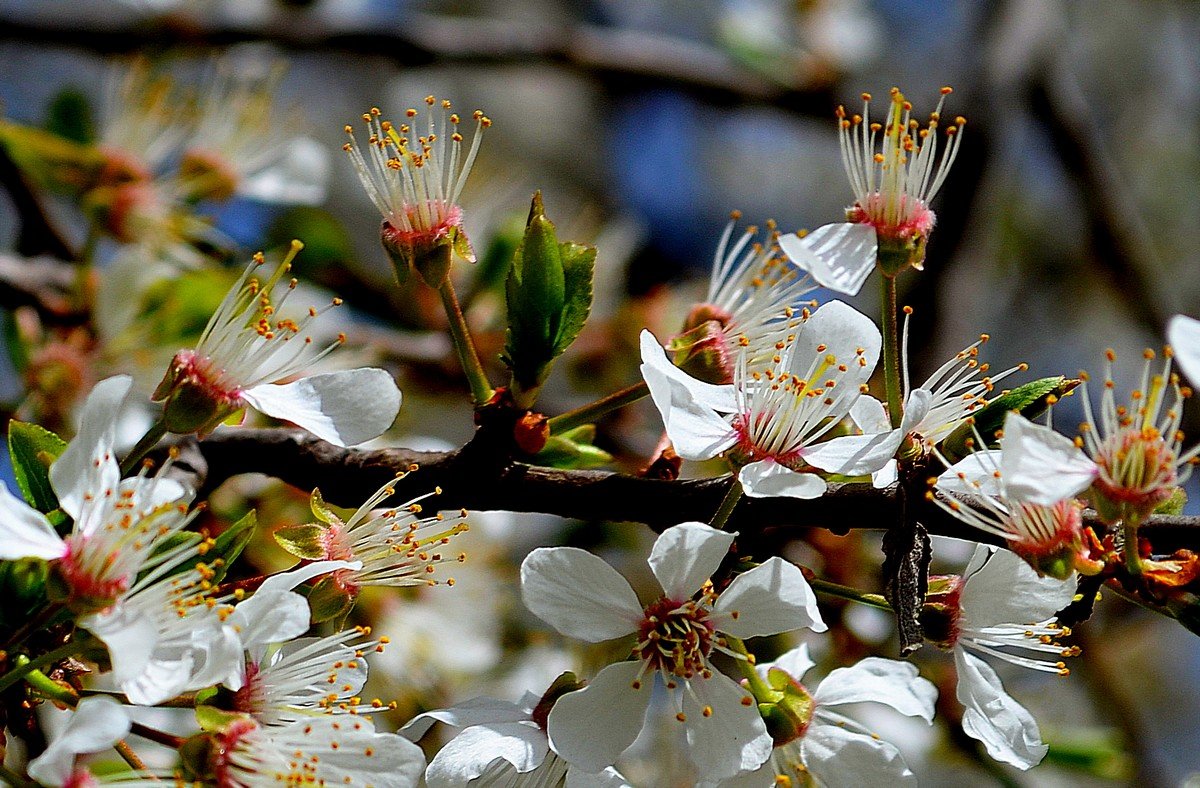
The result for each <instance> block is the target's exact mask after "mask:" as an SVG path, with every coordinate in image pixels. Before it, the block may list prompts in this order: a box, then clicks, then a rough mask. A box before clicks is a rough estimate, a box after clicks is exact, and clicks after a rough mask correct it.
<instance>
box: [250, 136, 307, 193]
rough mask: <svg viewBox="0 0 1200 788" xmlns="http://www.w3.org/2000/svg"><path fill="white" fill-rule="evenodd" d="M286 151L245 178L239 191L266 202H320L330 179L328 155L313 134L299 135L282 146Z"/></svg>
mask: <svg viewBox="0 0 1200 788" xmlns="http://www.w3.org/2000/svg"><path fill="white" fill-rule="evenodd" d="M281 148H282V151H281V153H282V154H283V155H281V156H279V158H278V160H277V161H274V162H272V163H271V164H270V166H268V167H265V168H263V169H261V170H259V171H258V172H256V173H254V174H252V175H250V176H249V177H247V178H245V179H244V180H243V181H242V182H241V183H240V184H238V193H239V194H241V195H243V196H245V197H250V198H251V199H255V200H261V201H263V202H274V203H290V204H294V205H320V204H321V203H323V202H324V201H325V186H326V184H327V183H328V182H329V156H328V155H327V151H326V150H325V147H324V146H323V145H321V144H320V143H318V142H317V141H316V140H314V139H313V138H311V137H296V138H294V139H292V140H290V141H289V142H288V143H287V144H286V145H283V146H281Z"/></svg>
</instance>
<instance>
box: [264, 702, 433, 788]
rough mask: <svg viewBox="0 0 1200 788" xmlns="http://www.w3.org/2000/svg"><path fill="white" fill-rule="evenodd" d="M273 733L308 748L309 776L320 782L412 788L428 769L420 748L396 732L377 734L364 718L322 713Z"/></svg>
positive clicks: (305, 752) (306, 753)
mask: <svg viewBox="0 0 1200 788" xmlns="http://www.w3.org/2000/svg"><path fill="white" fill-rule="evenodd" d="M272 733H273V738H275V739H276V740H277V741H280V742H284V741H286V742H288V743H289V744H293V746H294V747H296V748H298V749H300V750H302V752H303V753H304V755H305V756H306V758H307V759H308V761H309V762H310V763H311V764H314V765H315V768H314V769H313V770H312V771H311V772H309V773H308V775H307V779H308V780H311V781H312V782H314V783H315V784H323V785H373V786H374V787H375V788H411V786H414V785H417V784H418V782H419V781H420V779H421V772H423V771H424V770H425V754H424V753H423V752H422V751H421V748H420V747H418V746H417V745H415V744H413V743H412V742H410V741H409V740H408V739H406V738H404V737H403V736H398V735H396V734H394V733H377V732H376V731H375V727H374V725H373V724H372V723H371V721H370V720H368V719H364V718H363V717H352V718H349V719H347V718H346V715H339V714H326V715H316V716H314V717H311V718H309V719H304V720H300V721H298V722H295V723H292V724H291V725H290V726H288V727H287V728H282V729H281V728H274V729H272ZM285 757H292V753H291V752H287V753H286V755H285ZM268 784H271V781H269V782H268Z"/></svg>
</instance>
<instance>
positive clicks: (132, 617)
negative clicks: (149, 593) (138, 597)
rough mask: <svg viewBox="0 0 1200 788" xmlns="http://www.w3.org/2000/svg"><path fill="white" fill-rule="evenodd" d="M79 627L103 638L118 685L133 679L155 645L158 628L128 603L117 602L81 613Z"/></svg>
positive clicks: (152, 651)
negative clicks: (102, 609)
mask: <svg viewBox="0 0 1200 788" xmlns="http://www.w3.org/2000/svg"><path fill="white" fill-rule="evenodd" d="M79 626H81V627H83V628H84V629H86V630H87V631H89V632H91V633H92V634H93V635H95V636H96V637H98V638H100V640H102V641H104V645H105V646H107V647H108V656H109V659H110V661H111V662H112V667H113V679H114V680H115V681H116V682H117V683H118V684H124V683H126V682H130V681H134V680H135V679H137V678H138V676H140V675H141V674H142V673H143V672H144V671H145V670H146V667H147V665H149V663H150V656H151V654H153V653H154V649H155V646H157V645H158V627H156V626H155V624H154V621H153V620H152V619H151V618H150V616H148V615H145V614H144V612H143V611H141V610H139V609H137V608H136V607H135V606H133V605H129V604H123V603H120V602H118V603H117V604H115V605H113V606H112V607H110V608H108V609H107V610H105V611H104V612H102V613H97V614H93V615H89V616H85V617H84V618H82V619H80V621H79Z"/></svg>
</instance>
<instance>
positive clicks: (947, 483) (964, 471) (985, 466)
mask: <svg viewBox="0 0 1200 788" xmlns="http://www.w3.org/2000/svg"><path fill="white" fill-rule="evenodd" d="M999 469H1000V451H999V450H998V449H983V450H982V451H976V452H972V453H970V454H968V455H967V456H966V457H963V458H962V459H961V460H959V461H958V462H956V463H954V464H953V465H951V466H950V467H949V468H947V469H946V470H945V471H943V472H942V475H941V476H938V479H937V485H936V486H937V488H938V490H940V491H941V492H946V493H957V494H958V495H966V496H968V497H973V496H976V495H983V496H987V497H988V498H992V499H996V498H999V497H1000V494H1001V490H1000V479H999V478H998V477H997V476H996V472H997V471H998V470H999Z"/></svg>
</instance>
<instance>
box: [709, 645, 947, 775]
mask: <svg viewBox="0 0 1200 788" xmlns="http://www.w3.org/2000/svg"><path fill="white" fill-rule="evenodd" d="M814 664H815V663H813V661H812V660H811V659H810V658H809V656H808V647H807V646H803V645H802V646H799V647H798V648H794V649H792V650H791V651H788V652H787V653H785V654H783V655H782V656H780V657H779V659H777V660H775V661H774V662H768V663H766V664H764V665H759V666H758V668H757V669H758V672H759V674H760V675H761V676H762V677H763V680H764V681H765V682H767V684H768V685H769V686H770V687H771V688H772V689H774V690H776V691H777V692H779V693H780V694H781V695H782V696H783V699H782V700H781V701H779V702H778V703H777V704H776V705H775V706H774V707H773V709H772V711H771V713H772V714H773V715H774V717H775V719H774V721H775V723H776V724H775V731H776V733H775V748H774V749H773V750H772V751H771V757H770V758H769V759H768V760H767V762H766V763H764V764H763V765H762V766H761V767H760V768H758V769H756V770H755V771H753V772H750V773H749V774H745V775H740V776H738V777H734V778H732V779H730V780H725V781H722V782H721V783H720V786H721V788H772V787H773V786H801V785H816V786H820V788H859V786H863V785H884V784H889V785H916V784H917V778H916V776H915V775H914V774H913V773H912V771H911V770H910V769H909V768H908V765H907V764H906V763H905V762H904V758H903V757H902V756H901V754H900V751H899V750H898V749H897V748H896V746H895V745H893V744H891V743H890V742H887V741H884V740H883V739H881V738H880V737H879V735H878V734H876V733H874V732H872V731H871V730H869V729H868V728H866V727H865V726H864V725H862V724H861V723H859V722H857V721H856V720H855V719H854V718H853V717H852V716H849V714H850V712H851V709H843V708H840V707H843V706H847V705H848V704H858V703H881V704H883V705H885V706H889V707H891V708H892V709H895V710H896V711H898V712H900V713H901V714H904V715H906V716H909V717H919V718H921V719H923V720H925V722H927V723H930V724H932V723H933V715H934V704H935V703H936V701H937V695H938V693H937V688H936V687H934V686H933V683H932V682H930V681H927V680H926V679H923V678H921V677H920V676H919V675H918V671H917V666H916V665H913V664H912V663H910V662H902V661H900V660H894V659H882V658H880V657H867V658H865V659H862V660H859V661H858V662H857V663H855V664H854V665H851V666H849V667H845V668H837V669H836V670H834V671H832V672H831V673H830V674H829V675H828V676H826V677H825V678H824V679H823V680H822V681H821V682H820V683H819V684H817V685H816V686H815V687H813V688H812V689H811V690H810V689H808V688H807V687H806V686H805V685H803V684H801V683H800V682H801V681H803V679H804V677H805V676H806V675H807V674H808V672H809V671H810V670H811V669H812V668H813V667H814ZM702 784H704V785H712V784H713V783H702Z"/></svg>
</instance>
